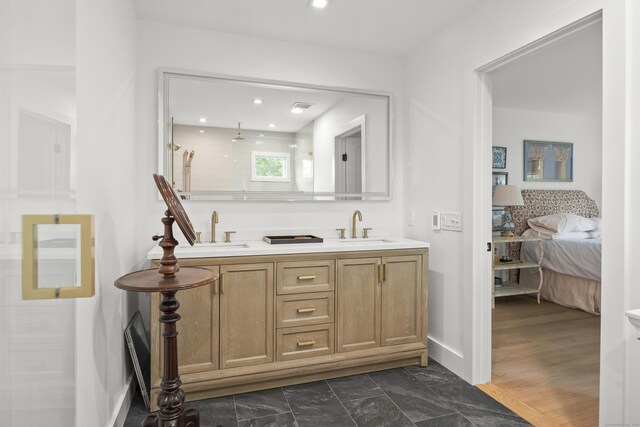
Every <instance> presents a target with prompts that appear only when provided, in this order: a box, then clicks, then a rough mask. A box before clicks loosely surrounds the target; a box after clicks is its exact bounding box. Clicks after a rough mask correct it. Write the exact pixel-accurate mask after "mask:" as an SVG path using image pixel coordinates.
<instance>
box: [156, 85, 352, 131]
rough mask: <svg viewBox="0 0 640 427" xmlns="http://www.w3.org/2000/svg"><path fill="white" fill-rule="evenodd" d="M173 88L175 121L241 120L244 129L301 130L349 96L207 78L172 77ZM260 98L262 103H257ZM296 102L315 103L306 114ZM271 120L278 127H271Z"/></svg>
mask: <svg viewBox="0 0 640 427" xmlns="http://www.w3.org/2000/svg"><path fill="white" fill-rule="evenodd" d="M169 88H170V89H169V116H171V117H173V119H174V123H175V124H181V125H190V126H208V127H221V128H235V127H236V125H237V123H238V122H241V127H242V130H243V131H246V130H256V131H274V132H297V131H299V130H300V129H301V128H303V127H304V126H305V125H306V124H308V123H309V122H311V121H313V120H314V119H315V118H316V117H318V116H320V115H322V114H323V113H325V112H326V111H327V110H329V109H330V108H331V107H333V106H334V105H335V104H337V103H339V102H340V101H341V100H342V99H344V98H345V96H346V94H345V93H341V92H328V91H319V90H308V89H301V88H296V87H285V86H272V85H266V84H247V83H239V82H227V81H224V80H216V79H206V78H205V79H193V78H171V79H170V83H169ZM350 96H353V94H350ZM256 98H259V99H261V100H262V104H260V105H256V104H254V102H253V100H254V99H256ZM295 102H307V103H310V104H312V105H311V107H309V108H308V109H307V110H305V111H304V112H303V113H302V114H293V113H291V111H290V110H291V106H292V105H293V104H294V103H295ZM201 117H203V118H205V119H207V121H206V124H204V125H202V124H201V123H200V121H199V120H200V118H201ZM269 123H273V124H275V125H276V127H275V128H270V127H269Z"/></svg>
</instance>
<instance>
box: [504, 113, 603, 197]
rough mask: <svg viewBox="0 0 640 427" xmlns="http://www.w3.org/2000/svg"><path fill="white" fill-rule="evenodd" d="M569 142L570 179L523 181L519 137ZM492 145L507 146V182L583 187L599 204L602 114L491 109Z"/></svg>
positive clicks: (533, 186)
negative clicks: (565, 180)
mask: <svg viewBox="0 0 640 427" xmlns="http://www.w3.org/2000/svg"><path fill="white" fill-rule="evenodd" d="M525 139H531V140H539V141H557V142H572V143H573V147H574V156H573V169H574V173H573V182H524V180H523V157H522V156H523V146H524V143H523V141H524V140H525ZM493 145H494V146H498V147H507V168H506V169H495V171H496V172H507V173H508V174H509V176H508V179H509V184H515V185H518V186H519V187H520V189H543V190H548V189H559V190H573V189H577V190H583V191H585V192H586V193H587V195H588V196H589V197H591V198H592V199H594V200H595V201H596V203H597V204H598V207H599V208H602V117H601V113H600V117H597V116H587V115H579V114H559V113H548V112H542V111H526V110H517V109H512V108H494V109H493Z"/></svg>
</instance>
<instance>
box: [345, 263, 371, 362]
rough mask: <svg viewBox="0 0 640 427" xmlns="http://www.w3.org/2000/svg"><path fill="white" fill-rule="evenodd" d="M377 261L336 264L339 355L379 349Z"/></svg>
mask: <svg viewBox="0 0 640 427" xmlns="http://www.w3.org/2000/svg"><path fill="white" fill-rule="evenodd" d="M380 266H381V259H380V258H354V259H341V260H338V278H337V282H338V351H339V352H345V351H355V350H364V349H367V348H375V347H379V346H380V293H381V288H380V268H379V267H380Z"/></svg>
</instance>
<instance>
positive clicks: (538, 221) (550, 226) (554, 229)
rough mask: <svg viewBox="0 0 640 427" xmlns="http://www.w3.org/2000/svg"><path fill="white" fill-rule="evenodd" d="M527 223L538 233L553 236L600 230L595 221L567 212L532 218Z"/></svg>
mask: <svg viewBox="0 0 640 427" xmlns="http://www.w3.org/2000/svg"><path fill="white" fill-rule="evenodd" d="M527 223H528V224H529V227H531V228H533V229H534V230H536V231H540V232H541V233H552V234H555V233H568V232H571V231H591V230H596V229H598V224H597V223H596V222H595V221H592V220H590V219H589V218H583V217H581V216H578V215H576V214H572V213H566V212H561V213H557V214H553V215H546V216H541V217H538V218H531V219H529V221H527Z"/></svg>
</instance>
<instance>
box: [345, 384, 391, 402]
mask: <svg viewBox="0 0 640 427" xmlns="http://www.w3.org/2000/svg"><path fill="white" fill-rule="evenodd" d="M378 388H380V387H378ZM380 391H382V389H380ZM334 393H335V392H334ZM382 396H387V395H386V394H384V391H382V394H376V395H373V396H365V397H357V398H355V399H344V400H342V399H340V398H338V400H340V401H341V402H343V403H347V402H355V401H356V400H362V399H369V398H372V397H382ZM387 397H389V396H387Z"/></svg>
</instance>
